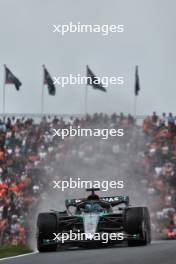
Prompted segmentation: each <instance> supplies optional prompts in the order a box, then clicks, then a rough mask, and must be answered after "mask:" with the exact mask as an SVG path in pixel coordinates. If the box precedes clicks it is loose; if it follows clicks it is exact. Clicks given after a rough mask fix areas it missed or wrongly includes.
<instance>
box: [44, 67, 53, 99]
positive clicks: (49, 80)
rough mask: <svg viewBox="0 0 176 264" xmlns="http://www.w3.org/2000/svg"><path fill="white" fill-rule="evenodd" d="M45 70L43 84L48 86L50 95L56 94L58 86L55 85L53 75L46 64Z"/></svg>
mask: <svg viewBox="0 0 176 264" xmlns="http://www.w3.org/2000/svg"><path fill="white" fill-rule="evenodd" d="M43 70H44V79H43V84H44V85H47V86H48V93H49V95H55V94H56V87H55V86H54V83H53V80H52V77H51V75H50V74H49V72H48V70H47V69H46V68H45V66H44V65H43Z"/></svg>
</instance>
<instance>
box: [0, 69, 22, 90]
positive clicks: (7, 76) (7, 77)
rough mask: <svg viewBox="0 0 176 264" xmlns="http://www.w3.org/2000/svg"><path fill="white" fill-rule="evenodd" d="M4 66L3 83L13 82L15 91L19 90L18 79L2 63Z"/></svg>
mask: <svg viewBox="0 0 176 264" xmlns="http://www.w3.org/2000/svg"><path fill="white" fill-rule="evenodd" d="M4 68H5V84H14V85H15V88H16V90H17V91H19V90H20V86H21V85H22V83H21V82H20V80H19V79H18V78H17V77H16V76H15V75H14V74H13V73H12V72H11V71H10V70H9V68H7V66H6V65H4Z"/></svg>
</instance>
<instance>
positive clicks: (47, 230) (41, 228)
mask: <svg viewBox="0 0 176 264" xmlns="http://www.w3.org/2000/svg"><path fill="white" fill-rule="evenodd" d="M56 232H57V218H56V215H55V214H53V213H40V214H39V215H38V219H37V249H38V251H39V252H48V251H56V249H57V243H55V244H54V241H53V244H44V240H46V239H50V240H52V239H53V238H54V236H53V233H56Z"/></svg>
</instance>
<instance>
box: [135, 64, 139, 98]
mask: <svg viewBox="0 0 176 264" xmlns="http://www.w3.org/2000/svg"><path fill="white" fill-rule="evenodd" d="M134 90H135V91H134V92H135V95H136V96H137V95H138V93H139V91H140V84H139V74H138V66H136V70H135V86H134Z"/></svg>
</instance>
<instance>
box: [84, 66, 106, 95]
mask: <svg viewBox="0 0 176 264" xmlns="http://www.w3.org/2000/svg"><path fill="white" fill-rule="evenodd" d="M87 77H88V78H87V85H91V86H92V87H93V88H94V89H97V90H100V91H102V92H106V91H107V90H106V89H105V88H104V87H103V85H102V84H101V83H100V82H99V79H98V77H96V76H95V74H94V73H93V72H92V71H91V69H90V68H89V66H87Z"/></svg>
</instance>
